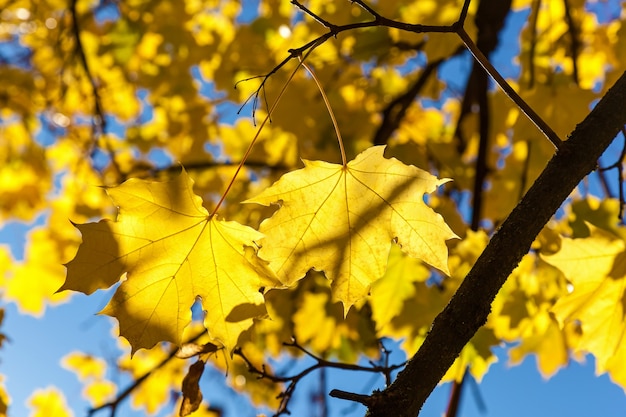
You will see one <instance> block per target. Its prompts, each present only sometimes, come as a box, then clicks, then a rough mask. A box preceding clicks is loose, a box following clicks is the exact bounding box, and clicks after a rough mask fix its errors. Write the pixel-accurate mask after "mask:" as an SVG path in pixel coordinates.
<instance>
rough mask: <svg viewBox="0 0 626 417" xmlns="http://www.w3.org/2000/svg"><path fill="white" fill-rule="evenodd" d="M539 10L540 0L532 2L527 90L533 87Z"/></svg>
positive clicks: (529, 26)
mask: <svg viewBox="0 0 626 417" xmlns="http://www.w3.org/2000/svg"><path fill="white" fill-rule="evenodd" d="M539 9H541V0H533V4H532V5H531V8H530V22H529V25H528V30H530V31H531V32H530V49H529V50H528V88H533V86H534V85H535V50H536V47H537V19H538V18H539Z"/></svg>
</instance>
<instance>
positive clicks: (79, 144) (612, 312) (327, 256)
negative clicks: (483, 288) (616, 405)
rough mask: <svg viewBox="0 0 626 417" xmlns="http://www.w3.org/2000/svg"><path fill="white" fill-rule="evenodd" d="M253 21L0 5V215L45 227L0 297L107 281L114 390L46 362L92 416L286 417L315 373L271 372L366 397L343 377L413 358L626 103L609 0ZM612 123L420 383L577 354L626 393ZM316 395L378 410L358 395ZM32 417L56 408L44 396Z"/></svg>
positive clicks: (81, 367) (624, 131)
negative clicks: (601, 146)
mask: <svg viewBox="0 0 626 417" xmlns="http://www.w3.org/2000/svg"><path fill="white" fill-rule="evenodd" d="M245 4H246V2H239V1H231V0H210V1H200V0H186V1H184V2H176V1H169V0H146V1H143V2H133V1H122V2H112V1H107V0H104V1H101V2H87V1H83V0H71V1H70V2H69V4H67V3H63V2H55V1H50V2H35V1H33V0H12V1H11V0H4V1H3V0H0V15H1V20H0V64H1V66H0V77H1V79H2V83H0V218H1V219H2V220H3V221H5V222H8V221H22V222H32V221H33V220H34V219H39V220H40V221H39V222H38V223H37V225H35V226H33V227H32V230H31V231H30V232H29V235H28V243H27V246H26V248H25V253H24V256H23V259H19V258H18V257H16V256H15V254H13V253H12V252H11V248H9V247H8V246H1V247H0V269H2V272H3V274H2V296H3V299H4V300H5V302H10V303H15V304H16V305H17V306H18V307H19V309H20V310H21V311H22V312H24V313H26V314H32V315H38V316H42V315H45V312H46V309H48V308H53V306H54V305H56V304H59V303H63V302H67V301H68V300H69V299H70V298H71V296H72V294H73V293H74V292H82V293H84V294H92V293H94V292H96V291H97V290H105V289H109V288H112V287H115V290H114V293H113V295H112V297H111V299H110V301H109V302H108V305H107V306H106V307H105V308H104V309H103V310H102V311H101V313H103V314H104V315H108V316H110V317H112V318H114V319H115V323H116V324H118V325H119V336H120V338H118V339H117V342H118V344H120V345H121V346H123V348H124V349H126V351H125V352H126V353H125V354H124V355H122V356H121V357H119V358H117V359H116V362H115V364H114V366H115V368H116V369H117V370H118V371H119V372H123V373H125V374H126V375H128V376H130V378H131V379H132V381H133V383H132V384H131V386H130V387H120V386H117V385H116V384H115V383H114V382H113V381H112V380H111V378H110V372H109V371H108V370H107V364H106V362H105V361H104V360H103V359H102V358H100V357H97V356H96V355H93V354H91V353H84V352H78V351H75V352H68V355H67V356H66V357H65V358H64V360H63V364H62V365H63V366H64V367H65V368H66V369H70V370H72V371H73V372H75V373H76V376H77V378H78V379H79V380H80V381H81V383H82V384H83V386H84V390H83V393H82V394H83V396H84V397H85V398H87V399H88V400H89V401H90V403H91V406H92V408H91V409H90V410H89V413H90V415H96V414H98V413H99V412H104V410H110V412H111V413H113V414H114V413H115V410H116V407H117V406H118V405H119V404H120V403H122V402H124V401H126V400H127V398H129V397H130V402H131V406H132V407H133V408H138V409H142V410H145V412H146V413H147V414H154V413H157V412H159V411H160V410H163V409H173V410H175V411H173V412H175V413H178V412H179V410H180V415H193V416H196V417H199V416H214V415H218V414H219V412H218V410H217V409H216V408H213V407H212V405H211V404H207V402H206V401H203V395H202V386H201V383H200V381H201V379H202V375H203V373H204V372H205V369H206V368H208V367H212V368H214V369H218V370H220V372H222V374H224V375H226V376H225V378H224V383H227V384H230V385H231V386H232V387H233V388H235V389H236V390H237V391H239V392H240V393H241V395H244V396H247V397H248V398H250V399H251V401H252V402H253V404H255V405H256V406H258V407H269V409H271V410H272V412H275V413H276V414H284V413H287V412H288V410H289V405H290V404H289V401H290V399H291V395H292V394H293V392H294V390H295V389H296V387H297V383H298V382H299V381H300V380H301V378H303V377H304V376H306V374H307V373H308V372H309V371H306V372H305V373H303V374H295V375H292V377H285V376H283V375H280V374H278V373H276V371H275V370H273V369H272V367H271V366H269V362H270V361H272V360H275V359H276V358H280V357H282V358H285V357H292V356H293V357H294V358H302V357H307V358H308V359H313V360H314V362H315V363H316V364H317V365H316V366H319V367H320V368H321V367H330V368H339V369H344V370H345V371H346V372H349V371H350V370H355V369H360V370H366V371H368V372H374V373H379V374H381V375H383V377H384V379H385V381H384V383H385V385H384V386H382V387H381V389H384V388H385V387H387V386H388V385H390V384H391V382H392V380H393V379H394V377H395V376H396V371H397V370H399V369H403V367H404V366H405V364H398V365H395V364H394V365H390V364H386V365H384V366H383V365H380V366H379V365H371V366H370V365H362V363H363V362H362V361H361V362H359V360H361V359H363V358H369V359H370V360H371V361H372V364H374V363H378V362H376V361H379V360H381V363H383V362H384V355H385V353H384V349H382V350H381V346H384V341H388V340H393V341H394V342H395V343H399V345H400V346H401V348H402V350H403V351H404V352H405V353H406V356H407V358H411V357H413V355H415V353H416V352H418V350H419V349H420V346H422V344H423V343H424V340H425V339H426V338H427V337H430V334H429V331H430V330H431V327H432V326H433V321H434V320H435V318H436V317H437V316H438V314H439V313H440V312H441V311H442V310H443V309H444V308H445V307H446V306H447V305H449V302H450V300H451V299H452V297H453V295H454V294H455V292H456V291H457V289H458V288H459V286H460V285H461V283H462V282H463V281H464V279H465V277H466V276H468V273H470V270H472V268H473V267H474V266H475V264H476V261H477V259H479V257H480V256H481V254H482V253H483V250H484V249H485V248H486V247H487V245H488V244H489V242H490V239H491V238H492V237H493V236H494V233H495V232H496V231H497V230H498V228H499V227H500V226H501V225H502V224H503V222H504V221H505V219H507V217H508V216H509V214H510V213H511V211H512V210H513V209H514V208H515V207H516V206H518V205H519V203H520V201H521V200H522V198H523V196H524V195H525V194H526V193H527V191H528V190H529V189H530V188H531V186H532V185H533V183H534V182H535V180H536V179H537V178H538V177H539V176H540V175H541V173H542V171H544V168H545V166H546V164H547V163H548V161H549V160H550V159H551V158H553V156H554V158H555V159H556V158H557V157H558V156H559V152H557V149H558V150H559V151H560V150H561V149H563V148H565V147H567V143H568V142H567V139H568V137H569V135H570V134H572V132H573V131H574V129H575V128H576V126H577V124H579V123H581V122H582V121H583V120H585V118H586V117H587V115H588V114H589V112H590V110H591V108H592V107H593V106H595V105H596V103H597V102H598V101H599V100H601V99H603V97H609V94H622V96H621V97H626V92H624V91H622V90H620V89H619V88H621V87H620V86H621V85H622V84H623V82H622V81H621V78H620V77H622V78H623V75H622V74H623V73H624V71H625V70H626V3H623V2H621V3H620V2H619V1H617V0H616V1H606V2H595V1H588V2H585V1H573V0H562V1H549V2H540V1H530V0H514V1H498V0H473V1H461V0H459V1H457V0H449V1H448V0H446V1H435V0H430V1H429V0H419V1H416V0H385V1H378V2H377V1H371V2H370V1H360V0H355V1H334V0H333V1H331V0H311V1H295V0H294V1H287V0H262V1H260V2H259V4H258V6H257V5H254V6H253V5H247V6H244V5H245ZM507 19H508V20H507ZM515 22H517V26H515V25H516V23H515ZM519 22H523V25H522V24H520V23H519ZM505 25H511V27H513V28H515V27H518V29H519V27H521V29H519V31H518V32H516V33H515V34H514V35H509V37H505V36H504V35H503V33H504V32H503V28H504V27H505ZM498 48H500V49H498ZM492 64H493V66H492ZM620 82H621V83H622V84H620ZM614 84H615V85H616V86H617V87H616V88H615V89H613V90H612V93H609V88H610V87H611V86H613V85H614ZM616 91H617V93H616ZM618 102H619V99H618ZM625 103H626V102H625ZM613 107H616V108H617V109H616V112H617V113H618V115H617V116H616V117H615V118H616V119H617V120H618V123H617V124H616V123H613V124H614V125H615V126H609V127H608V128H609V129H610V128H613V130H612V132H613V131H614V133H613V134H612V135H611V138H610V139H612V138H613V137H615V133H616V132H620V133H619V134H618V135H617V137H619V139H617V140H616V141H615V143H614V144H613V145H612V146H611V147H610V148H609V150H608V151H607V152H606V153H605V154H604V155H603V156H602V157H601V158H600V159H598V160H597V161H596V160H595V159H594V160H593V161H591V162H593V163H594V164H595V163H597V168H598V169H597V170H596V171H595V172H594V173H593V174H591V175H590V176H589V177H587V179H586V180H585V181H584V182H582V183H581V184H580V185H579V186H578V187H577V188H576V189H575V190H573V191H572V192H571V193H570V191H571V190H565V192H566V193H570V194H569V197H568V198H567V200H566V201H565V202H564V203H563V205H562V206H561V208H560V210H559V211H558V212H557V213H556V215H555V216H554V217H552V219H551V220H550V221H549V222H547V223H546V222H543V223H542V224H539V225H538V227H539V228H542V229H541V231H540V232H539V234H538V235H537V236H534V235H533V236H530V237H529V239H531V240H529V242H530V241H533V243H532V245H531V246H530V247H529V248H526V250H525V251H524V253H526V255H525V256H524V257H523V258H522V259H521V261H519V265H517V262H515V265H511V269H513V268H515V269H514V270H513V272H512V273H510V275H509V274H508V273H507V276H508V279H506V282H505V283H504V285H501V287H500V286H497V287H495V288H492V290H493V292H494V294H495V293H497V295H496V296H495V299H493V300H487V302H486V304H485V305H482V306H481V307H482V308H483V309H487V310H489V311H490V314H489V315H488V317H485V319H484V320H483V321H484V323H479V324H480V325H482V327H480V329H479V330H478V331H472V334H471V335H470V336H473V337H471V340H469V343H467V344H466V343H465V342H466V341H463V343H462V345H464V346H465V347H464V348H463V349H462V350H461V351H460V352H456V353H455V357H456V355H458V358H457V359H456V361H455V362H454V364H453V365H452V366H451V367H447V366H446V367H445V369H444V370H443V373H442V375H439V376H438V377H437V381H439V382H447V381H454V382H455V383H461V381H463V380H464V377H465V375H466V374H470V375H472V376H473V377H474V378H475V379H477V380H478V381H480V380H481V378H482V377H483V376H484V375H485V373H486V372H488V369H489V366H490V364H491V363H493V362H494V360H495V356H494V354H493V353H492V349H493V348H494V347H496V346H499V345H502V344H503V343H507V346H508V356H509V358H510V360H511V362H512V363H515V364H517V363H521V362H522V361H523V360H524V358H525V357H526V356H528V355H536V357H537V362H538V366H539V372H540V373H541V374H542V375H543V376H545V377H550V376H552V375H554V374H555V373H556V372H557V371H558V370H559V369H560V368H561V367H563V366H566V365H567V364H568V362H569V361H570V360H572V359H576V358H580V357H582V356H583V355H585V354H587V353H590V354H592V355H594V357H595V359H596V363H597V371H598V372H599V373H604V372H606V373H608V374H609V376H610V377H611V379H612V380H613V381H614V382H615V383H616V384H618V385H620V386H622V387H624V388H625V389H626V368H624V366H623V363H624V360H625V358H626V339H625V338H624V336H623V334H624V333H625V332H624V331H623V330H624V326H625V325H626V323H625V321H624V320H625V319H624V317H625V314H626V312H625V309H626V304H625V303H624V299H625V295H624V294H625V292H624V289H625V288H626V285H625V283H626V260H625V256H626V243H625V240H626V228H625V227H624V224H623V221H622V217H623V216H622V214H623V205H624V196H623V188H622V187H623V184H622V180H623V175H622V171H623V167H622V163H623V160H624V156H625V155H626V151H625V149H626V144H625V143H626V128H625V127H624V125H625V124H626V115H624V110H623V109H621V108H619V106H613ZM624 108H626V104H624ZM620 112H621V113H620ZM611 120H613V119H611ZM589 123H593V120H592V121H590V122H589ZM620 123H621V124H620ZM606 124H607V123H605V125H606ZM603 126H604V125H603ZM598 130H600V128H598ZM600 134H601V133H599V135H600ZM572 140H574V136H573V135H572ZM576 140H578V139H576ZM585 140H586V139H585ZM588 140H589V141H593V140H594V138H588ZM601 151H602V150H600V152H601ZM568 152H570V151H565V152H564V153H568ZM555 155H556V156H555ZM559 203H561V202H559ZM533 209H534V208H533V207H531V208H527V209H526V213H527V214H528V217H532V216H533V214H532V210H533ZM519 233H520V234H523V233H524V231H519ZM70 290H71V291H70ZM460 297H461V296H457V297H456V298H460ZM93 312H95V307H94V311H93ZM90 313H91V312H90ZM90 313H89V314H90ZM1 318H2V316H0V319H1ZM99 319H101V320H105V318H104V317H100V318H99ZM483 324H484V325H483ZM432 328H433V332H435V331H438V330H436V327H432ZM8 336H9V338H10V335H8ZM0 341H1V342H3V341H4V336H2V338H1V339H0ZM381 355H382V356H381ZM409 366H410V365H409ZM312 370H313V369H312ZM312 370H311V371H312ZM242 377H243V378H242ZM0 381H1V380H0ZM242 381H244V382H242ZM403 383H404V382H403ZM332 388H333V387H329V389H332ZM171 393H175V394H174V395H173V396H172V395H171ZM10 394H11V393H10V392H9V393H6V392H5V390H4V389H2V390H1V391H0V416H5V415H7V404H9V397H10ZM332 395H333V396H337V397H339V398H344V399H346V400H352V401H357V402H361V403H363V404H365V405H366V406H368V407H371V410H373V411H372V413H373V414H372V415H378V414H376V412H377V411H376V407H377V404H376V402H377V401H379V400H378V399H377V398H379V397H376V396H375V395H372V396H369V395H365V396H364V395H362V396H358V395H356V396H354V395H351V394H350V393H345V392H336V391H335V392H333V394H332ZM382 395H384V392H383V394H382ZM391 395H395V394H391ZM172 398H173V399H174V400H172ZM30 401H31V402H30V407H31V408H32V409H33V412H34V413H35V415H54V416H63V415H70V414H69V411H68V409H67V406H66V405H65V400H64V395H63V394H62V393H61V391H59V390H58V389H56V388H46V389H41V390H38V391H35V392H34V393H33V395H32V397H31V400H30ZM174 403H176V404H174ZM420 406H421V404H419V405H416V407H417V408H418V409H419V407H420ZM37 413H39V414H37Z"/></svg>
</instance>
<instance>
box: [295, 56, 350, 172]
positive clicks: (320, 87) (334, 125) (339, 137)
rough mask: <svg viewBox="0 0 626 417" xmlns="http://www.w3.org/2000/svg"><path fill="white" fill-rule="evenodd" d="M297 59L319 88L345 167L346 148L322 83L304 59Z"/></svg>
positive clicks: (346, 162)
mask: <svg viewBox="0 0 626 417" xmlns="http://www.w3.org/2000/svg"><path fill="white" fill-rule="evenodd" d="M298 59H299V60H300V65H302V66H303V67H304V68H305V69H306V70H307V71H308V72H309V74H311V77H313V80H314V81H315V84H317V88H318V89H319V90H320V94H321V95H322V99H324V104H326V109H327V110H328V114H329V115H330V119H331V120H332V121H333V127H334V128H335V133H336V134H337V142H339V150H340V152H341V163H342V165H343V166H344V167H345V166H346V165H347V164H348V160H347V158H346V149H345V148H344V146H343V139H342V138H341V132H340V131H339V125H338V124H337V119H336V118H335V113H333V109H332V107H331V106H330V101H329V100H328V97H327V96H326V93H325V92H324V89H323V88H322V84H321V83H320V81H319V79H318V78H317V76H316V75H315V73H314V72H313V70H312V69H311V67H309V66H308V65H307V64H305V63H304V59H303V58H300V57H299V58H298Z"/></svg>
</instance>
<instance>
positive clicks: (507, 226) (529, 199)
mask: <svg viewBox="0 0 626 417" xmlns="http://www.w3.org/2000/svg"><path fill="white" fill-rule="evenodd" d="M624 103H626V72H625V73H624V74H622V76H621V77H620V78H619V79H618V80H617V82H616V83H615V85H614V86H613V87H612V88H611V89H609V91H608V92H607V93H606V95H605V96H604V97H603V98H602V99H601V100H600V102H599V103H598V104H597V106H596V107H595V108H594V109H593V110H592V111H591V113H590V114H589V115H588V116H587V117H586V118H585V120H584V121H583V122H582V123H580V124H579V125H577V126H576V129H575V130H574V132H573V133H572V134H571V136H570V138H569V139H568V140H567V141H565V142H563V144H562V145H561V147H560V149H559V150H558V151H557V152H556V154H555V155H554V157H553V158H552V159H551V160H550V162H549V163H548V165H547V166H546V168H545V169H544V171H543V172H542V173H541V175H540V176H539V178H537V180H536V181H535V183H534V184H533V185H532V187H531V188H530V189H529V190H528V193H526V195H525V196H524V198H523V199H522V201H521V202H520V203H519V204H518V205H517V206H516V207H515V208H514V209H513V211H512V212H511V214H510V215H509V217H508V218H507V219H506V220H505V221H504V223H503V224H502V226H501V227H500V229H499V230H498V231H497V232H496V234H495V235H494V236H493V238H492V239H491V241H490V242H489V244H488V245H487V247H486V248H485V250H484V251H483V253H482V254H481V256H480V258H479V259H478V260H477V261H476V264H475V265H474V267H473V268H472V270H471V271H470V272H469V273H468V275H467V277H466V278H465V280H464V281H463V283H462V284H461V286H460V287H459V289H458V290H457V292H456V293H455V294H454V296H453V297H452V299H451V300H450V303H449V304H448V305H447V306H446V308H445V309H444V310H443V311H442V312H441V313H440V314H439V315H438V316H437V318H436V319H435V321H434V322H433V325H432V328H431V330H430V332H429V333H428V335H427V337H426V340H425V341H424V344H423V345H422V346H421V348H420V349H419V351H418V352H417V353H416V354H415V356H413V358H411V360H410V361H409V363H408V365H407V367H406V368H405V369H404V370H403V371H402V372H400V374H398V377H397V379H396V380H395V381H394V383H393V384H391V386H389V388H387V389H385V390H384V391H378V392H374V393H373V395H372V396H371V398H370V406H369V409H368V412H367V416H368V417H391V416H393V417H414V416H415V415H417V414H418V413H419V410H420V409H421V407H422V405H423V404H424V402H425V401H426V399H427V398H428V396H429V395H430V393H431V392H432V390H433V389H434V388H435V386H436V385H437V384H438V383H439V381H440V380H441V378H442V377H443V376H444V374H445V372H446V371H447V370H448V368H449V367H450V366H451V365H452V363H453V362H454V360H455V359H456V358H457V356H458V355H459V353H460V352H461V349H463V347H464V346H465V345H466V344H467V343H468V342H469V341H470V339H471V338H472V336H473V335H474V334H475V333H476V331H477V330H478V329H479V328H480V327H481V326H482V325H483V324H484V323H485V322H486V320H487V316H488V315H489V313H490V310H491V302H492V301H493V299H494V298H495V296H496V294H497V293H498V291H499V290H500V288H501V287H502V285H503V284H504V282H505V281H506V279H507V278H508V276H509V275H510V274H511V272H512V271H513V270H514V269H515V267H516V266H517V265H518V264H519V262H520V261H521V259H522V257H523V256H524V255H525V254H526V253H528V251H529V249H530V245H531V244H532V242H533V240H534V239H535V237H536V236H537V234H538V233H539V232H540V231H541V229H542V228H543V227H544V225H545V224H546V223H547V222H548V221H549V220H550V218H551V217H552V215H553V214H554V213H555V212H556V210H557V209H558V208H559V207H560V205H561V204H562V203H563V201H565V199H566V198H567V197H568V196H569V194H570V193H571V192H572V190H574V188H575V187H576V186H577V184H578V183H579V182H580V181H581V180H582V179H583V178H584V177H585V176H586V175H588V174H589V173H590V172H591V171H593V170H594V169H595V168H596V164H597V160H598V158H599V157H600V155H601V154H602V152H604V150H605V149H606V148H607V147H608V146H609V144H610V143H611V142H612V141H613V139H614V138H615V136H616V135H617V133H618V132H619V131H620V130H621V129H622V128H623V126H624V125H626V106H624Z"/></svg>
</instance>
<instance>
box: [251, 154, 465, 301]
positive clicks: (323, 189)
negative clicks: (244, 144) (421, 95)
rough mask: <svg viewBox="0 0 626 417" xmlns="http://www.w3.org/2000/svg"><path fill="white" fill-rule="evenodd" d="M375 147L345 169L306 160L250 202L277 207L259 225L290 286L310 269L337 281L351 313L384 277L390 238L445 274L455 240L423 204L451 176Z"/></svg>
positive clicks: (265, 253)
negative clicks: (433, 172)
mask: <svg viewBox="0 0 626 417" xmlns="http://www.w3.org/2000/svg"><path fill="white" fill-rule="evenodd" d="M384 149H385V148H384V146H374V147H371V148H369V149H367V150H365V151H364V152H362V153H361V154H359V155H358V156H357V157H356V158H355V159H354V160H353V161H351V162H349V163H348V164H347V165H346V166H343V165H337V164H330V163H327V162H322V161H303V162H304V164H305V167H304V168H303V169H300V170H297V171H293V172H290V173H288V174H285V175H283V177H282V178H281V179H280V180H279V181H277V182H276V183H275V184H274V185H272V186H271V187H270V188H268V189H266V190H265V191H264V192H262V193H261V194H260V195H259V196H257V197H255V198H252V199H250V200H247V201H246V202H254V203H259V204H264V205H269V204H272V203H278V202H280V209H279V210H278V211H277V212H276V213H275V214H274V215H273V216H272V217H271V218H269V219H267V220H265V221H264V222H263V223H261V227H260V231H261V232H262V233H263V234H264V235H265V236H266V237H265V239H264V240H263V244H262V247H261V249H260V251H259V255H260V256H261V257H262V258H263V259H266V260H268V261H269V262H270V267H271V268H273V269H274V270H275V271H276V273H277V275H278V277H279V278H280V280H281V281H282V282H283V283H284V284H287V285H290V284H293V283H294V282H296V281H297V280H299V279H301V278H302V277H304V275H305V274H306V272H307V271H308V270H309V269H311V268H313V269H316V270H319V271H324V273H325V274H326V276H327V278H329V279H330V280H331V281H332V289H333V295H334V297H335V298H336V299H339V300H341V301H342V302H343V304H344V306H345V307H347V308H346V309H345V311H347V310H348V308H349V307H350V306H351V305H353V304H354V303H355V302H356V301H357V300H359V299H361V298H362V297H364V296H365V295H367V293H368V291H369V286H370V284H371V283H372V282H374V281H376V280H377V279H379V278H380V277H382V275H383V273H384V272H385V268H386V265H387V258H388V255H389V250H390V248H391V244H392V241H394V240H397V242H398V243H399V244H400V245H401V246H402V249H403V251H404V252H405V253H407V254H408V255H410V256H412V257H415V258H420V259H422V260H423V261H425V262H426V263H428V264H430V265H432V266H434V267H435V268H437V269H439V270H441V271H443V272H444V273H446V274H448V264H447V259H448V249H447V247H446V244H445V241H446V240H447V239H452V238H456V237H457V236H456V235H455V234H454V232H452V230H450V228H449V227H448V225H447V224H446V223H445V222H444V220H443V218H442V217H441V216H440V215H439V214H437V213H435V212H434V211H433V210H432V209H430V208H429V207H428V206H427V205H426V204H425V203H424V201H423V196H424V194H426V193H430V192H433V191H434V190H435V189H436V188H437V187H438V186H439V185H441V184H444V183H446V182H447V181H448V180H447V179H443V180H440V179H437V178H436V177H435V176H433V175H431V174H429V173H428V172H426V171H423V170H421V169H419V168H417V167H414V166H411V165H405V164H403V163H402V162H400V161H398V160H397V159H395V158H392V159H386V158H385V157H384V156H383V152H384Z"/></svg>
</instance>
